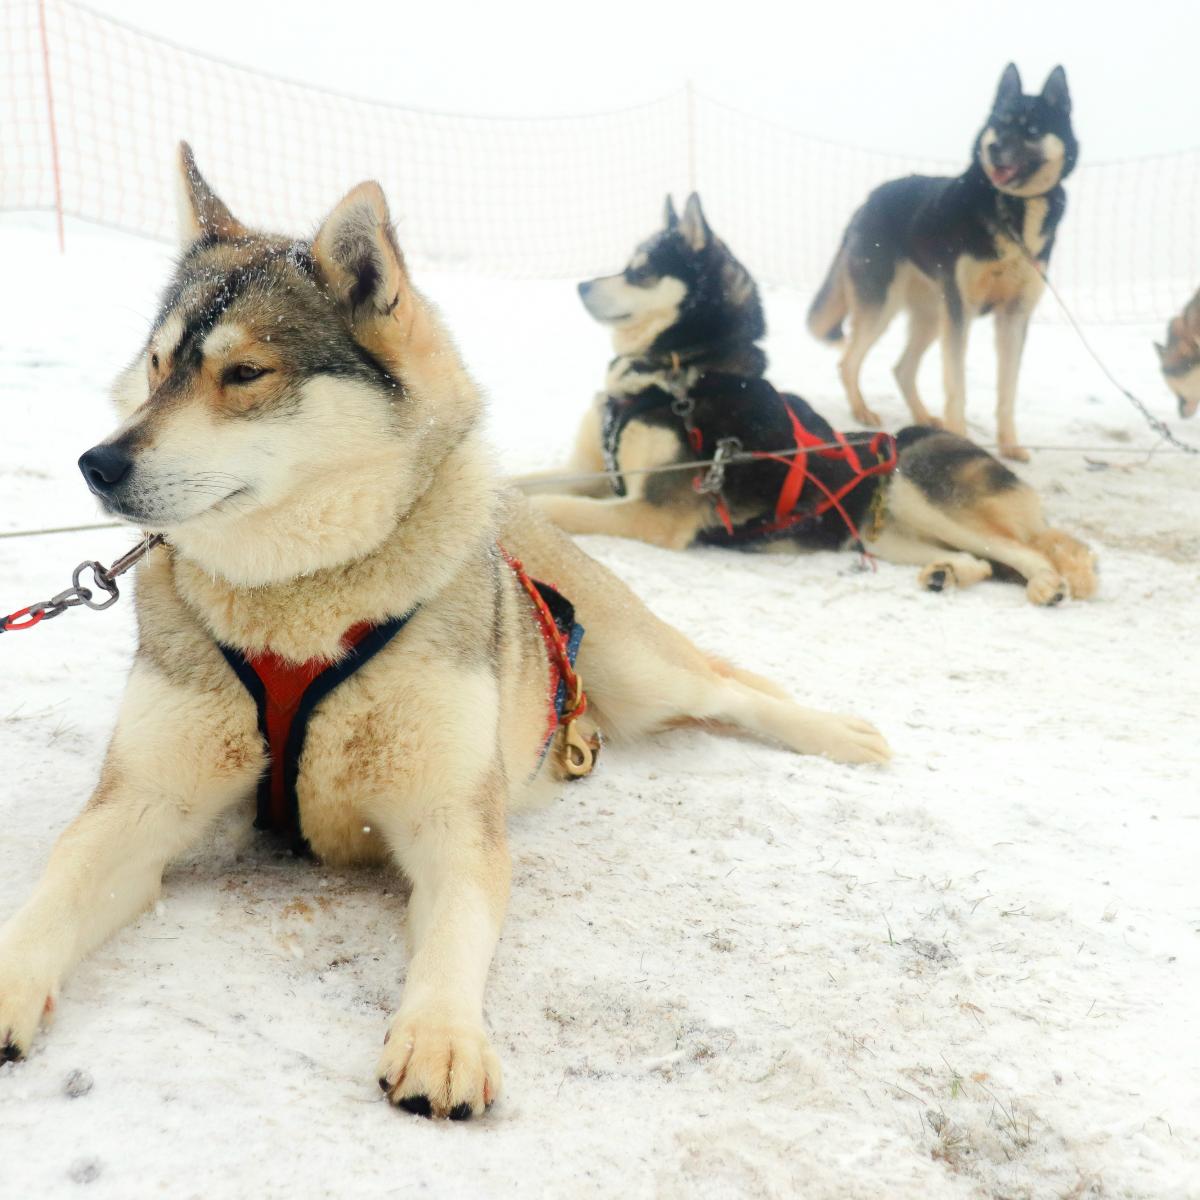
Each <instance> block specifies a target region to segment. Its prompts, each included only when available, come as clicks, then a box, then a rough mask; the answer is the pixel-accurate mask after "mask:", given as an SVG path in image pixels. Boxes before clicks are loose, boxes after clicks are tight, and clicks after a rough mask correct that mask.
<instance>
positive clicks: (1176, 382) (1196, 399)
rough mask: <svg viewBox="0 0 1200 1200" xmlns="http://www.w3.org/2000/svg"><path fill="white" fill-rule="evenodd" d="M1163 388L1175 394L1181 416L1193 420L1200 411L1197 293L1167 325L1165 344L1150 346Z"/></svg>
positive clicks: (1199, 306) (1199, 302)
mask: <svg viewBox="0 0 1200 1200" xmlns="http://www.w3.org/2000/svg"><path fill="white" fill-rule="evenodd" d="M1154 349H1155V350H1157V351H1158V365H1159V367H1160V368H1161V369H1162V373H1163V378H1164V379H1165V380H1166V381H1167V387H1169V388H1170V389H1171V391H1172V392H1174V393H1175V399H1176V400H1177V401H1178V403H1179V415H1180V416H1181V417H1194V416H1195V415H1196V409H1197V408H1200V292H1197V293H1196V294H1195V295H1194V296H1193V297H1192V298H1191V300H1190V301H1189V303H1188V305H1187V307H1186V308H1185V309H1184V310H1183V312H1181V313H1180V314H1179V316H1177V317H1173V318H1172V319H1171V323H1170V324H1169V325H1168V326H1167V342H1166V345H1161V344H1159V343H1158V342H1155V343H1154Z"/></svg>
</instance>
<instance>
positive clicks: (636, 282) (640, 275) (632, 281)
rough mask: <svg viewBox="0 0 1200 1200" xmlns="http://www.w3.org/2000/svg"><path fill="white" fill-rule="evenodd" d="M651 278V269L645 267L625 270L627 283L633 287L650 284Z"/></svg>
mask: <svg viewBox="0 0 1200 1200" xmlns="http://www.w3.org/2000/svg"><path fill="white" fill-rule="evenodd" d="M650 277H651V272H650V268H649V267H647V266H645V265H643V266H640V267H627V268H626V269H625V282H626V283H627V284H629V285H630V286H631V287H641V286H642V284H644V283H647V282H649V280H650Z"/></svg>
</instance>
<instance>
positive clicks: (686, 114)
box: [0, 0, 1200, 322]
mask: <svg viewBox="0 0 1200 1200" xmlns="http://www.w3.org/2000/svg"><path fill="white" fill-rule="evenodd" d="M0 54H2V55H3V59H4V64H5V72H4V73H5V77H6V78H5V81H4V83H2V84H0V211H36V210H48V211H60V212H62V213H64V214H66V215H68V216H73V217H79V218H83V219H85V220H90V221H95V222H100V223H103V224H106V225H111V226H114V227H116V228H119V229H123V230H127V231H129V232H131V233H137V234H141V235H144V236H149V237H154V238H162V239H170V238H172V237H173V236H174V223H175V166H174V163H175V156H174V147H175V145H176V143H177V142H178V141H179V139H180V138H186V139H187V140H189V141H190V142H191V143H192V145H193V146H194V147H195V150H196V155H197V158H198V161H199V162H200V165H201V169H202V170H203V171H204V172H205V174H206V175H207V176H208V177H209V178H210V179H211V180H212V181H213V182H214V183H215V185H216V186H217V188H218V190H219V191H220V192H221V194H222V195H223V196H224V197H225V198H226V199H227V200H228V201H229V202H230V204H231V206H232V207H233V208H234V210H235V212H236V213H237V214H238V216H239V217H241V218H242V219H244V220H246V221H247V222H248V223H251V224H254V225H258V226H262V227H265V228H270V229H273V230H278V231H281V232H291V233H297V234H301V233H305V232H308V231H311V229H312V228H313V227H314V225H315V223H316V222H317V220H318V219H319V218H320V216H321V215H323V214H324V212H326V211H327V210H328V209H329V208H330V207H331V205H332V204H333V202H335V201H336V200H337V199H338V197H339V196H340V195H342V194H343V193H344V192H345V191H346V190H348V188H349V187H350V186H352V185H353V184H354V183H356V182H357V181H359V180H360V179H365V178H376V179H379V181H380V182H381V183H382V184H383V185H384V188H385V190H386V192H387V194H388V197H389V202H390V204H391V206H392V211H393V214H394V216H395V217H396V220H397V225H398V229H399V233H400V238H401V243H402V245H403V246H404V247H405V250H406V252H407V253H408V254H409V256H410V257H411V258H413V259H414V260H416V261H418V262H423V263H428V264H435V265H437V266H440V267H454V268H461V269H464V270H470V271H474V272H477V273H483V274H494V275H499V276H504V277H510V278H551V277H558V278H562V277H568V278H583V277H585V276H588V275H593V274H597V273H600V272H603V271H608V270H614V269H616V268H617V267H618V266H619V265H620V264H621V263H622V262H624V260H625V259H626V257H627V256H628V254H629V252H630V251H631V249H632V248H633V246H634V245H635V243H636V242H637V241H639V240H640V239H641V238H643V237H645V236H646V235H647V234H648V233H649V232H650V231H651V230H652V229H653V228H654V225H655V221H656V219H657V216H658V214H659V212H660V211H661V204H662V197H663V196H664V194H665V193H667V192H668V191H674V192H675V193H676V194H681V193H684V192H686V191H688V190H689V189H691V188H693V187H694V188H696V189H698V190H699V191H700V193H701V195H702V196H703V198H704V203H705V209H706V211H707V213H708V215H709V218H710V220H711V222H712V224H713V226H714V227H715V228H716V229H717V230H718V232H719V233H720V234H721V236H722V237H723V238H724V239H725V240H726V242H728V243H729V245H730V246H731V247H732V248H733V249H734V251H735V252H736V253H737V254H738V255H739V257H741V258H742V259H743V260H744V261H745V262H746V264H747V266H748V267H750V269H751V270H752V271H753V272H754V273H755V274H756V275H757V276H758V277H759V278H760V280H761V281H762V282H764V283H768V284H775V285H781V286H786V287H790V288H795V289H797V290H799V291H801V292H811V291H813V290H815V288H816V287H817V286H818V285H819V284H820V281H821V279H822V278H823V276H824V273H825V271H826V269H827V267H828V265H829V262H830V259H831V258H832V256H833V253H834V251H835V249H836V247H837V245H838V241H839V239H840V237H841V232H842V230H843V228H844V227H845V224H846V221H847V219H848V218H849V216H850V214H851V213H852V212H853V211H854V209H855V208H856V207H857V206H858V204H860V203H861V202H862V200H863V198H864V196H865V195H866V193H867V191H869V190H870V188H871V187H873V186H874V185H876V184H878V183H881V182H883V181H884V180H885V179H889V178H894V177H896V176H898V175H903V174H907V173H909V172H912V171H924V172H931V173H937V174H950V173H956V172H957V171H959V170H961V169H962V163H952V162H945V161H924V162H923V161H918V160H914V159H911V158H907V157H904V156H901V155H892V154H881V153H874V152H871V151H866V150H860V149H855V148H851V147H848V146H840V145H834V144H830V143H827V142H822V141H819V140H817V139H813V138H810V137H806V136H804V135H802V134H800V133H797V132H796V131H794V130H792V129H789V128H787V127H786V126H784V125H781V124H777V123H774V122H771V121H768V120H764V119H761V118H758V117H754V116H751V115H749V114H746V113H743V112H740V111H738V110H737V109H735V108H732V107H730V106H728V105H726V104H724V103H721V102H719V101H716V100H714V99H711V98H709V97H707V96H705V95H703V94H700V93H696V92H694V91H690V90H689V91H685V92H680V93H679V94H677V95H674V96H669V97H667V98H665V99H663V100H659V101H656V102H654V103H650V104H645V105H641V106H638V107H636V108H630V109H626V110H624V111H618V112H609V113H599V114H595V115H590V116H573V117H563V118H539V119H503V118H489V117H472V116H450V115H443V114H436V113H429V112H423V111H418V110H413V109H407V108H401V107H398V106H395V105H389V104H383V103H378V102H372V101H368V100H362V99H356V98H353V97H349V96H344V95H338V94H335V93H333V92H329V91H324V90H322V89H319V88H314V87H309V86H306V85H302V84H298V83H293V82H289V81H286V80H282V79H277V78H274V77H272V76H268V75H264V74H261V73H258V72H255V71H251V70H247V69H245V68H242V67H237V66H233V65H231V64H228V63H224V62H221V61H218V60H216V59H213V58H210V57H207V56H205V55H203V54H199V53H196V52H193V51H189V50H186V49H183V48H181V47H178V46H175V45H173V44H171V43H169V42H166V41H163V40H162V39H159V38H157V37H153V36H150V35H148V34H145V33H143V32H141V31H139V30H136V29H133V28H130V27H128V26H126V25H123V24H121V23H120V22H117V21H114V20H112V19H110V18H108V17H104V16H101V15H99V14H97V13H94V12H92V11H90V10H89V9H87V8H85V7H82V6H80V5H78V4H75V3H72V2H71V0H8V3H6V4H5V5H4V6H3V8H0ZM975 120H976V114H972V113H967V112H963V113H962V114H961V123H962V126H963V130H964V155H965V151H966V149H967V147H968V146H969V143H970V132H971V130H972V128H973V124H974V121H975ZM1084 136H1085V137H1086V131H1085V134H1084ZM1084 149H1085V154H1086V140H1085V141H1084ZM1198 185H1200V149H1193V150H1188V151H1182V152H1180V153H1176V154H1170V155H1162V156H1158V157H1153V158H1143V159H1135V160H1129V161H1124V162H1110V163H1088V162H1087V161H1086V158H1085V161H1084V162H1083V164H1082V165H1081V166H1080V167H1079V168H1078V169H1077V170H1076V171H1075V173H1074V175H1073V176H1072V177H1071V178H1070V180H1069V181H1068V185H1067V187H1068V193H1069V204H1068V215H1067V219H1066V221H1065V222H1064V225H1063V227H1062V232H1061V234H1060V237H1059V242H1058V245H1057V248H1056V251H1055V257H1054V263H1053V266H1052V270H1051V276H1052V279H1053V281H1054V283H1055V285H1056V287H1057V288H1058V289H1059V291H1060V292H1061V294H1062V295H1063V297H1064V299H1065V300H1066V302H1067V303H1068V304H1069V305H1070V306H1071V307H1072V309H1073V311H1074V312H1075V314H1076V316H1077V317H1078V318H1080V319H1082V320H1087V321H1102V322H1103V321H1158V320H1163V319H1165V318H1166V317H1168V316H1170V315H1171V314H1172V313H1173V312H1175V311H1177V310H1178V309H1179V308H1180V307H1181V305H1182V304H1183V302H1184V301H1185V300H1186V299H1187V298H1188V297H1189V296H1190V295H1191V294H1192V292H1193V291H1194V290H1195V288H1196V285H1197V283H1198V282H1200V204H1197V202H1196V197H1197V186H1198ZM1041 308H1042V312H1043V314H1044V315H1046V316H1053V315H1054V313H1053V311H1052V310H1053V308H1054V306H1053V305H1052V304H1049V303H1046V302H1044V303H1043V305H1042V306H1041Z"/></svg>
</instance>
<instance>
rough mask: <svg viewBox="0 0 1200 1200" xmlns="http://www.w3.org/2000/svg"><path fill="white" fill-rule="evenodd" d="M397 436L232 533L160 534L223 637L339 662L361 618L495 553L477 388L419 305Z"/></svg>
mask: <svg viewBox="0 0 1200 1200" xmlns="http://www.w3.org/2000/svg"><path fill="white" fill-rule="evenodd" d="M407 348H408V353H407V355H406V361H405V369H404V381H405V388H406V391H407V392H408V395H409V398H410V402H409V406H408V411H407V418H406V427H405V428H404V429H403V430H399V431H398V432H397V434H396V438H395V442H394V445H393V444H387V445H384V446H383V447H381V450H380V454H379V456H378V458H376V459H374V460H373V461H370V462H359V463H355V464H353V466H352V467H347V466H345V465H344V464H343V466H342V468H341V469H340V470H338V471H336V472H331V473H330V475H329V477H328V478H326V479H323V480H318V481H316V482H315V483H311V484H310V485H309V486H306V488H305V489H304V494H303V495H302V496H298V497H295V498H294V499H292V500H290V501H289V502H287V503H285V504H283V505H280V506H277V507H276V508H272V509H264V510H261V511H259V512H254V513H250V514H248V515H246V516H244V517H242V518H240V519H239V520H238V521H237V523H236V526H235V527H233V528H232V529H230V528H226V529H224V530H223V531H222V530H220V529H208V528H205V527H203V525H201V527H200V528H198V529H195V530H192V529H189V528H188V527H187V526H186V525H185V526H183V527H181V528H180V529H178V530H176V531H174V532H172V533H168V541H169V544H170V546H171V553H172V556H173V568H174V579H175V586H176V589H177V590H178V592H179V594H180V596H181V597H182V598H183V600H184V602H185V603H186V604H187V605H188V606H189V607H190V608H192V609H193V610H194V611H195V612H196V613H197V614H198V616H199V617H200V619H201V621H202V622H203V623H204V625H205V626H206V627H207V629H208V630H209V632H210V633H211V634H212V635H213V636H214V637H215V638H216V639H217V640H218V641H221V642H224V643H226V644H228V645H231V646H235V647H237V648H239V649H242V650H246V651H251V652H257V651H262V650H265V649H268V648H269V649H271V650H274V651H275V652H276V653H277V654H279V655H281V656H282V657H284V658H287V659H291V660H293V661H297V662H299V661H304V660H306V659H309V658H325V659H330V660H332V659H336V658H337V657H339V655H340V654H341V653H342V647H341V638H342V635H343V634H344V633H345V631H346V630H347V629H348V628H349V627H350V626H352V625H354V624H357V623H358V622H360V621H371V622H379V621H382V620H385V619H387V618H388V617H394V616H402V615H403V614H405V613H407V612H409V611H411V610H412V609H413V608H415V607H416V606H418V605H420V604H424V603H427V602H428V601H429V600H431V599H432V598H433V597H434V596H436V595H437V593H438V592H440V591H441V590H442V589H443V588H445V587H446V586H448V585H449V584H450V582H451V581H452V580H453V579H454V578H455V576H456V575H457V574H458V573H459V571H460V570H461V568H462V566H463V564H464V563H465V562H466V561H467V559H468V558H469V557H470V556H471V555H473V554H482V553H486V552H487V551H488V550H489V548H490V547H491V546H492V545H493V543H494V541H495V536H496V524H497V516H496V513H497V504H498V500H497V488H496V473H495V469H494V466H493V463H492V460H491V455H490V451H489V450H488V448H487V446H486V443H485V442H484V439H483V437H482V435H481V434H480V432H479V430H478V424H479V419H480V415H481V403H480V400H479V396H478V393H477V390H476V388H475V386H474V383H473V382H472V380H471V379H470V377H469V375H468V374H467V372H466V370H465V368H464V367H463V365H462V362H461V360H460V359H459V357H458V354H457V352H456V351H455V348H454V345H453V342H452V341H451V340H450V339H449V337H448V336H446V335H445V333H444V331H443V330H442V328H441V325H440V322H439V321H438V319H437V316H436V314H435V313H434V312H433V311H432V310H430V309H429V308H428V307H427V306H425V305H424V303H423V302H421V308H420V313H419V314H418V317H417V318H416V320H414V323H413V326H412V328H410V330H409V331H408V341H407Z"/></svg>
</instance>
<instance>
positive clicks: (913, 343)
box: [893, 306, 940, 425]
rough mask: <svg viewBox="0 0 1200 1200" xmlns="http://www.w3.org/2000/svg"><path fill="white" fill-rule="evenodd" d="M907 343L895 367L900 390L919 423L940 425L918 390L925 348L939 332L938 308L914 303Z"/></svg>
mask: <svg viewBox="0 0 1200 1200" xmlns="http://www.w3.org/2000/svg"><path fill="white" fill-rule="evenodd" d="M908 321H909V323H908V344H907V345H906V346H905V347H904V353H903V354H902V355H901V356H900V359H899V361H898V362H897V363H896V366H895V368H894V370H893V374H894V375H895V377H896V383H897V385H898V386H899V388H900V394H901V395H902V396H903V397H904V399H905V401H906V402H907V404H908V407H909V409H910V411H911V412H912V415H913V420H914V421H915V422H916V423H917V424H918V425H937V424H939V423H940V422H938V421H937V420H936V419H935V418H934V417H933V416H931V415H930V412H929V409H927V408H926V407H925V403H924V401H923V400H922V399H921V396H920V394H919V393H918V391H917V369H918V367H920V365H921V359H922V358H924V356H925V352H926V351H927V350H928V349H929V347H930V346H931V345H932V344H933V342H934V340H935V339H936V338H937V334H938V314H937V309H936V308H934V309H932V311H931V310H930V309H929V308H927V307H924V306H921V307H913V308H912V309H911V310H910V312H909V319H908Z"/></svg>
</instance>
